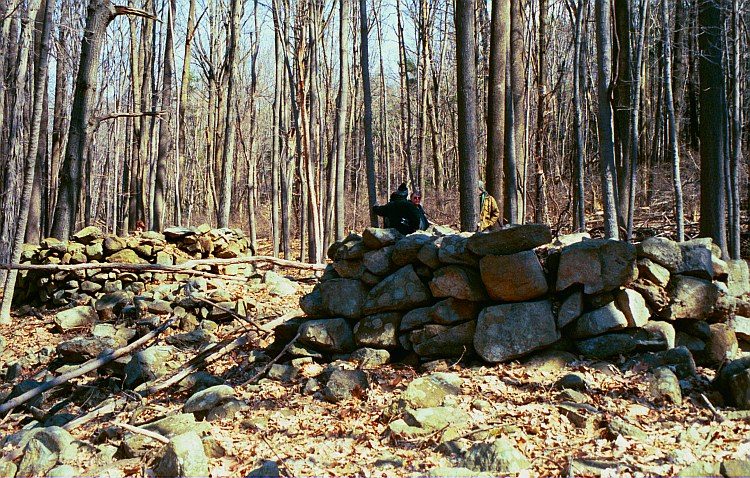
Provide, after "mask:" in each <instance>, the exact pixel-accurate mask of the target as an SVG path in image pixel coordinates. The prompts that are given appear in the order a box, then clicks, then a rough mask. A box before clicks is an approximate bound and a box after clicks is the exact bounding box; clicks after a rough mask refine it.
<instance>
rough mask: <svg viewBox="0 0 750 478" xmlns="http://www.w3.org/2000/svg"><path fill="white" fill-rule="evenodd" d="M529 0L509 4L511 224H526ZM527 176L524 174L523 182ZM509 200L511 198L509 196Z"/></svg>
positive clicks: (512, 0)
mask: <svg viewBox="0 0 750 478" xmlns="http://www.w3.org/2000/svg"><path fill="white" fill-rule="evenodd" d="M526 1H527V0H511V3H510V87H511V92H512V95H513V116H512V119H513V121H512V122H511V125H512V132H513V145H514V149H513V153H514V163H515V166H514V167H515V168H516V172H515V173H514V175H515V176H516V181H515V182H513V183H511V184H512V186H513V188H514V189H515V191H516V193H515V195H516V199H515V201H513V202H514V203H515V206H516V208H515V209H516V214H515V217H514V218H510V217H508V220H509V221H511V223H512V224H519V223H523V221H524V218H525V217H526V211H524V210H523V208H522V207H519V203H520V204H523V201H522V195H523V194H524V190H523V187H519V185H518V184H517V181H518V171H526V103H525V99H526V83H525V81H524V78H525V77H526V61H525V59H524V49H525V41H524V21H523V8H524V5H525V4H526ZM508 166H509V165H507V164H506V167H505V174H506V178H508V175H509V171H508ZM523 182H524V179H523V177H521V184H523ZM505 200H506V201H508V200H509V198H508V197H507V196H506V198H505Z"/></svg>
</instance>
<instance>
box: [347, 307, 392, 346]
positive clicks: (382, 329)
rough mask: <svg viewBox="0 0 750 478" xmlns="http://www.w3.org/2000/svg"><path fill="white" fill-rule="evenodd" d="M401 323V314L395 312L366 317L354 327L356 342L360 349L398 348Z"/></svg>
mask: <svg viewBox="0 0 750 478" xmlns="http://www.w3.org/2000/svg"><path fill="white" fill-rule="evenodd" d="M400 322H401V314H399V313H394V312H389V313H384V314H375V315H371V316H368V317H365V318H364V319H362V320H360V321H359V322H357V325H355V326H354V340H355V342H356V343H357V345H358V346H360V347H374V348H379V349H394V348H397V347H398V330H399V324H400Z"/></svg>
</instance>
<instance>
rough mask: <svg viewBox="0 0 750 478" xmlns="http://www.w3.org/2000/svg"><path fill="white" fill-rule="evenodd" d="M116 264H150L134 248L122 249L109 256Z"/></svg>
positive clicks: (110, 260)
mask: <svg viewBox="0 0 750 478" xmlns="http://www.w3.org/2000/svg"><path fill="white" fill-rule="evenodd" d="M107 260H108V261H109V262H113V263H115V264H148V261H147V260H146V259H141V258H140V257H138V254H136V252H135V251H134V250H133V249H122V250H121V251H117V252H115V253H114V254H112V255H111V256H109V257H108V258H107Z"/></svg>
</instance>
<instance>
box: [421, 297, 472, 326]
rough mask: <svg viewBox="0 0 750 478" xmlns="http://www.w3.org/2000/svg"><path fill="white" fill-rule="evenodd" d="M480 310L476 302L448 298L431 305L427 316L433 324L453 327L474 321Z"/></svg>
mask: <svg viewBox="0 0 750 478" xmlns="http://www.w3.org/2000/svg"><path fill="white" fill-rule="evenodd" d="M480 310H481V305H480V304H478V303H477V302H472V301H468V300H459V299H454V298H453V297H450V298H448V299H445V300H441V301H440V302H438V303H437V304H435V305H433V306H432V307H431V308H430V309H429V313H428V315H429V318H431V319H432V320H433V321H434V322H435V323H438V324H443V325H454V324H458V323H461V322H468V321H470V320H475V319H476V318H477V315H479V312H480Z"/></svg>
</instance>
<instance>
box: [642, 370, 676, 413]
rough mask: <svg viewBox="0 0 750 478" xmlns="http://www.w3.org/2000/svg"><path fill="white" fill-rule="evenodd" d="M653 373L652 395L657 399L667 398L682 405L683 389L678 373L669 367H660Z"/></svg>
mask: <svg viewBox="0 0 750 478" xmlns="http://www.w3.org/2000/svg"><path fill="white" fill-rule="evenodd" d="M653 373H654V376H653V378H652V380H651V383H650V390H651V395H652V396H653V397H654V398H655V399H657V400H661V399H666V400H669V401H671V402H672V403H674V404H675V405H678V406H679V405H682V391H681V390H680V380H679V379H678V378H677V375H675V374H674V372H672V370H670V369H669V368H667V367H659V368H657V369H656V370H654V372H653Z"/></svg>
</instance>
